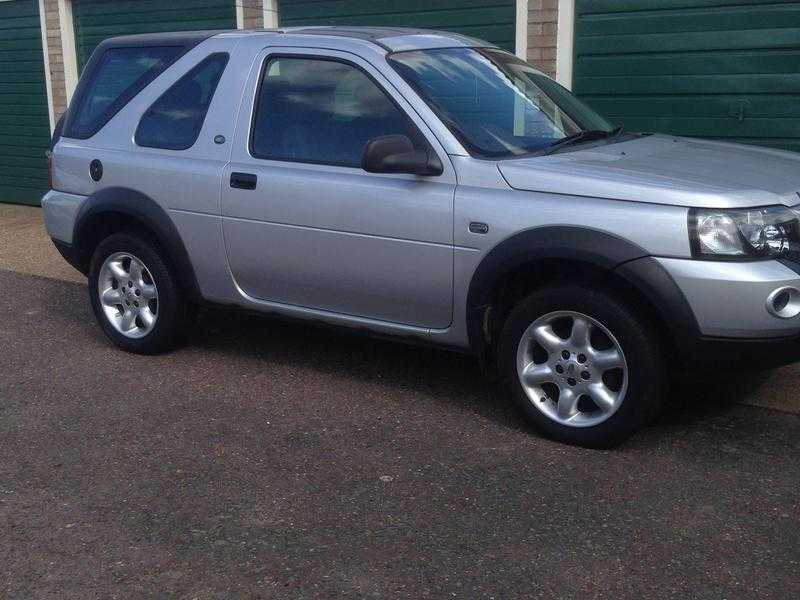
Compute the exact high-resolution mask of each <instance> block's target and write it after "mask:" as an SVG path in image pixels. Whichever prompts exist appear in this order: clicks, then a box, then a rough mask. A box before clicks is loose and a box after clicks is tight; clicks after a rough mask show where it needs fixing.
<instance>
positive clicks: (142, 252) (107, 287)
mask: <svg viewBox="0 0 800 600" xmlns="http://www.w3.org/2000/svg"><path fill="white" fill-rule="evenodd" d="M89 298H90V301H91V304H92V309H93V310H94V313H95V316H96V317H97V320H98V322H99V323H100V326H101V327H102V328H103V331H104V332H105V334H106V335H107V336H108V337H109V339H111V341H112V342H114V343H115V344H116V345H117V346H119V347H120V348H122V349H123V350H126V351H128V352H136V353H140V354H155V353H158V352H164V351H166V350H170V349H171V348H173V347H175V346H176V345H177V344H178V343H179V342H180V341H181V340H182V339H183V336H184V334H185V333H186V330H187V326H188V324H189V323H190V321H191V319H192V316H193V307H192V306H191V305H190V304H189V303H188V302H187V300H186V298H185V295H184V293H183V290H182V289H181V288H180V286H179V284H178V280H177V277H175V274H174V273H173V271H172V269H171V267H170V266H169V265H168V264H167V263H166V262H165V260H164V259H163V258H162V257H161V254H160V248H159V246H158V244H156V243H155V241H153V240H151V239H149V237H148V236H145V235H141V234H133V233H115V234H113V235H111V236H109V237H107V238H106V239H104V240H103V241H102V242H100V244H99V245H98V246H97V249H96V250H95V252H94V254H93V255H92V260H91V265H90V269H89Z"/></svg>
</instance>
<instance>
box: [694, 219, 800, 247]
mask: <svg viewBox="0 0 800 600" xmlns="http://www.w3.org/2000/svg"><path fill="white" fill-rule="evenodd" d="M799 218H800V211H797V207H796V208H795V209H791V208H786V207H785V206H768V207H766V208H747V209H725V210H722V209H720V210H718V209H705V208H693V209H691V210H690V211H689V238H690V240H691V244H692V254H693V255H694V256H695V257H696V258H717V259H720V258H722V259H724V258H729V259H748V258H752V259H758V258H774V257H779V256H785V257H787V258H794V259H797V258H798V257H800V221H799V220H798V219H799Z"/></svg>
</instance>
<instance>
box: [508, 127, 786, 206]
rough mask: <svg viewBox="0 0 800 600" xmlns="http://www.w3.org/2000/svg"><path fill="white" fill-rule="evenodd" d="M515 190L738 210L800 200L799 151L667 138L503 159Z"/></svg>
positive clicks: (651, 136) (641, 138)
mask: <svg viewBox="0 0 800 600" xmlns="http://www.w3.org/2000/svg"><path fill="white" fill-rule="evenodd" d="M498 168H499V169H500V172H501V173H502V175H503V177H504V178H505V180H506V181H507V182H508V184H509V185H510V186H511V187H512V188H514V189H518V190H528V191H534V192H549V193H555V194H570V195H577V196H592V197H597V198H612V199H617V200H630V201H634V202H650V203H657V204H672V205H678V206H697V207H706V208H736V207H747V206H765V205H770V204H785V205H787V206H794V205H797V204H800V154H795V153H793V152H785V151H781V150H772V149H768V148H757V147H755V146H746V145H742V144H730V143H724V142H713V141H707V140H696V139H690V138H680V137H673V136H666V135H648V136H642V137H637V138H634V139H630V140H628V141H624V142H619V143H615V144H605V145H601V146H596V147H592V148H587V149H585V150H575V151H572V152H562V153H558V154H552V155H550V156H535V157H529V158H518V159H510V160H504V161H501V162H500V163H498Z"/></svg>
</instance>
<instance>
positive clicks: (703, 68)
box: [575, 50, 800, 77]
mask: <svg viewBox="0 0 800 600" xmlns="http://www.w3.org/2000/svg"><path fill="white" fill-rule="evenodd" d="M676 58H678V59H681V58H683V59H684V60H676ZM798 65H800V50H773V51H760V52H759V53H757V54H754V53H753V52H741V51H729V50H719V51H709V52H697V53H694V54H691V55H690V54H688V53H687V54H683V55H680V54H679V55H677V56H676V55H675V54H674V53H666V54H661V55H657V56H653V55H649V54H645V55H633V56H587V57H585V58H583V60H581V62H580V64H579V65H576V69H575V74H576V76H578V77H582V76H585V75H591V73H603V74H604V75H609V76H611V75H624V76H626V77H629V76H631V75H645V76H649V75H713V74H716V73H731V74H738V73H745V74H746V73H762V74H765V73H791V72H793V71H795V70H797V68H798Z"/></svg>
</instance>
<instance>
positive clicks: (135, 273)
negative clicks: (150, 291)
mask: <svg viewBox="0 0 800 600" xmlns="http://www.w3.org/2000/svg"><path fill="white" fill-rule="evenodd" d="M143 269H144V267H143V266H142V263H140V262H139V261H138V260H136V259H135V258H132V259H131V280H133V282H134V283H135V284H137V285H139V286H141V284H142V283H144V282H143V281H142V271H143Z"/></svg>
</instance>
